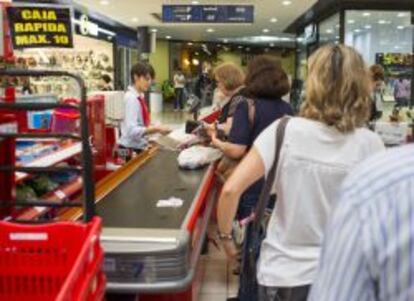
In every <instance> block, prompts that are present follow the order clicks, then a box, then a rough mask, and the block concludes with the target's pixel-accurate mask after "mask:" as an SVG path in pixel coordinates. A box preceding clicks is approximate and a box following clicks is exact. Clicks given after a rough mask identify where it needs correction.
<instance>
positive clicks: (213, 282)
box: [199, 225, 238, 301]
mask: <svg viewBox="0 0 414 301" xmlns="http://www.w3.org/2000/svg"><path fill="white" fill-rule="evenodd" d="M210 228H211V229H214V228H215V225H212V226H211V227H210ZM209 232H210V233H213V232H215V231H214V230H212V231H209ZM202 264H203V265H204V267H205V273H204V279H203V284H202V287H201V292H200V297H199V301H225V300H226V299H227V298H230V297H235V296H236V295H237V290H238V277H237V276H235V275H233V273H232V268H231V267H230V265H229V263H228V261H227V259H226V256H225V254H224V252H223V251H222V250H218V249H217V248H216V247H215V246H214V244H212V243H209V246H208V254H207V255H203V258H202Z"/></svg>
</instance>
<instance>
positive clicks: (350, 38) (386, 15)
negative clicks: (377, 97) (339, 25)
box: [345, 10, 414, 110]
mask: <svg viewBox="0 0 414 301" xmlns="http://www.w3.org/2000/svg"><path fill="white" fill-rule="evenodd" d="M413 32H414V26H413V25H412V24H411V13H410V12H408V11H392V12H391V11H361V10H359V11H347V12H346V15H345V43H346V44H347V45H349V46H352V47H354V48H356V49H357V50H358V51H359V52H360V53H361V54H362V56H363V57H364V59H365V61H366V63H367V64H368V65H372V64H381V65H382V66H383V67H384V69H385V75H386V78H385V85H384V103H385V105H386V106H388V110H390V109H391V108H392V107H393V106H394V105H395V104H397V102H396V98H395V93H394V92H395V91H396V89H397V88H396V87H397V82H398V81H404V83H405V84H404V85H405V88H404V89H406V90H408V92H407V91H406V93H405V98H406V101H405V102H402V103H403V104H408V103H409V102H410V101H409V99H410V98H411V87H412V77H413V74H412V73H413V67H412V66H413Z"/></svg>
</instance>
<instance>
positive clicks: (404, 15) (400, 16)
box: [397, 13, 407, 18]
mask: <svg viewBox="0 0 414 301" xmlns="http://www.w3.org/2000/svg"><path fill="white" fill-rule="evenodd" d="M397 16H398V18H404V17H406V16H407V13H399V14H398V15H397Z"/></svg>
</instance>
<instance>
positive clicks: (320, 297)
mask: <svg viewBox="0 0 414 301" xmlns="http://www.w3.org/2000/svg"><path fill="white" fill-rule="evenodd" d="M308 300H311V301H371V300H384V301H385V300H407V301H408V300H414V146H405V147H401V148H398V149H394V150H391V151H387V152H383V153H381V154H380V155H377V156H374V157H373V158H371V159H370V160H368V161H367V162H365V163H364V164H362V165H361V166H360V167H358V168H357V169H356V170H355V171H354V172H353V173H351V175H350V176H349V177H348V178H347V180H346V181H345V182H344V185H343V188H342V190H341V195H340V199H339V202H338V204H337V206H336V208H335V211H334V214H333V217H332V220H331V222H330V223H329V225H328V228H327V233H326V236H325V242H324V247H323V250H322V257H321V262H320V267H319V272H318V276H317V279H315V282H314V285H313V287H312V291H311V295H310V296H309V299H308Z"/></svg>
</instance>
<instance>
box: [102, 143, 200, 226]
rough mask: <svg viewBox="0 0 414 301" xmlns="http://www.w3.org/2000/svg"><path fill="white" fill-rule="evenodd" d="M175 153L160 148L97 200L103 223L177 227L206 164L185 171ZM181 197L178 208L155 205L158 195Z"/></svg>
mask: <svg viewBox="0 0 414 301" xmlns="http://www.w3.org/2000/svg"><path fill="white" fill-rule="evenodd" d="M176 158H177V153H175V152H172V151H165V150H163V151H159V152H158V154H157V155H156V156H155V157H154V158H152V159H150V160H149V162H148V163H146V164H145V165H144V166H142V167H141V168H139V169H138V170H137V171H136V172H135V173H134V174H132V175H131V176H130V177H129V178H128V179H127V180H126V181H124V182H123V183H122V184H121V185H119V186H118V187H117V188H116V189H115V190H113V191H112V192H111V193H110V194H109V195H107V196H106V197H105V198H104V199H102V200H101V201H100V202H99V203H98V204H97V208H96V211H97V214H98V215H100V216H101V217H102V219H103V224H104V227H110V228H140V229H179V228H181V226H182V223H183V222H184V220H185V217H186V215H187V213H188V210H189V209H190V207H191V205H192V203H193V200H194V198H195V197H196V195H197V192H198V190H199V188H200V184H201V182H202V180H203V177H204V175H205V173H206V171H207V168H204V169H201V170H196V171H188V170H181V169H180V168H179V167H178V164H177V160H176ZM172 196H174V197H177V198H180V199H182V200H184V204H183V206H182V207H181V208H157V207H156V203H157V202H158V201H159V200H161V199H168V198H169V197H172Z"/></svg>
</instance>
